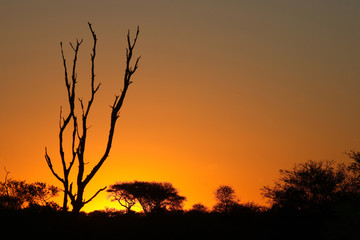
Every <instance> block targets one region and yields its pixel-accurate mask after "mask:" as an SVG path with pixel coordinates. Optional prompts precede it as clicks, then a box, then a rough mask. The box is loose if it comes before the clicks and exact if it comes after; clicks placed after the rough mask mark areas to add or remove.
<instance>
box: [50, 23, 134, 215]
mask: <svg viewBox="0 0 360 240" xmlns="http://www.w3.org/2000/svg"><path fill="white" fill-rule="evenodd" d="M88 25H89V28H90V31H91V34H92V37H93V41H94V42H93V48H92V53H91V97H90V100H89V101H88V103H87V105H85V103H84V101H83V99H82V98H79V103H80V106H81V111H82V114H81V117H78V116H77V115H76V113H75V106H76V105H75V86H76V83H77V73H76V64H77V56H78V51H79V47H80V45H81V44H82V42H83V40H82V39H81V40H80V41H79V40H76V44H72V43H70V47H71V48H72V49H73V51H74V59H73V65H72V75H71V81H69V74H68V70H67V64H66V59H65V56H64V51H63V47H62V42H60V49H61V56H62V60H63V66H64V71H65V86H66V90H67V96H68V102H69V107H70V111H69V113H68V114H67V116H66V117H63V114H62V108H60V121H59V127H60V132H59V152H60V158H61V164H62V169H63V170H62V175H63V176H60V175H59V174H58V173H56V171H55V170H54V167H53V164H52V161H51V159H50V156H49V154H48V153H47V148H45V159H46V162H47V164H48V166H49V168H50V170H51V172H52V174H53V175H54V176H55V177H56V178H57V179H58V180H59V181H60V182H61V183H62V184H63V186H64V200H63V207H62V209H63V211H67V208H68V207H67V202H68V197H69V198H70V200H71V205H72V207H73V209H72V211H73V212H79V211H80V209H81V208H82V207H83V206H84V205H85V204H86V203H88V202H90V201H91V200H92V199H94V198H95V197H96V196H97V195H98V194H99V193H100V192H101V191H103V190H105V188H106V187H104V188H100V189H99V190H98V191H97V192H96V193H95V194H94V195H93V196H92V197H91V198H89V199H88V200H85V199H84V191H85V187H86V186H87V184H88V183H89V182H90V181H91V179H92V178H93V177H94V176H95V174H96V173H97V172H98V170H99V169H100V167H101V166H102V164H103V163H104V162H105V160H106V159H107V157H108V156H109V152H110V149H111V145H112V141H113V137H114V131H115V125H116V121H117V119H118V118H119V111H120V109H121V107H122V104H123V102H124V99H125V96H126V92H127V90H128V88H129V86H130V84H131V83H132V81H131V77H132V75H133V74H134V73H135V71H136V70H137V68H138V64H139V60H140V57H138V58H137V59H136V61H135V64H134V66H133V67H131V66H130V62H131V58H132V55H133V49H134V47H135V44H136V41H137V38H138V35H139V27H137V32H136V35H135V38H134V40H133V41H130V31H128V34H127V44H128V47H127V48H126V68H125V75H124V86H123V89H122V91H121V95H120V96H118V95H116V96H115V100H114V103H113V104H112V106H111V108H112V111H111V119H110V130H109V135H108V140H107V143H106V148H105V151H104V153H103V155H102V157H101V158H100V160H99V161H98V163H97V164H96V165H95V166H94V167H93V169H92V170H91V171H90V173H89V174H88V175H87V176H86V177H85V178H84V172H85V162H84V153H85V146H86V137H87V130H88V129H89V127H88V125H87V118H88V116H89V112H90V109H91V106H92V103H93V101H94V98H95V94H96V92H97V91H98V90H99V88H100V85H101V83H98V84H95V56H96V43H97V37H96V34H95V32H94V30H93V28H92V25H91V23H88ZM79 119H80V120H79ZM71 121H72V135H71V141H72V144H71V158H70V161H68V163H67V161H66V160H65V153H64V147H63V138H64V131H65V130H66V129H67V128H71V125H70V122H71ZM79 126H81V127H79ZM80 128H81V131H80V130H79V129H80ZM76 160H77V162H78V164H79V168H78V172H77V180H76V185H77V190H76V193H73V183H72V182H71V183H70V181H69V174H70V171H71V170H72V167H73V165H74V163H75V161H76Z"/></svg>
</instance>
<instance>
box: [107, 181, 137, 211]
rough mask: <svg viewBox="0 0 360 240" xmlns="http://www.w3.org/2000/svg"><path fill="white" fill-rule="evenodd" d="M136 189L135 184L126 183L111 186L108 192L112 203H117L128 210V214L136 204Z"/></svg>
mask: <svg viewBox="0 0 360 240" xmlns="http://www.w3.org/2000/svg"><path fill="white" fill-rule="evenodd" d="M135 187H136V186H135V185H134V184H133V183H128V182H124V183H117V184H114V185H111V186H110V187H109V189H107V190H106V191H107V192H108V193H110V194H109V197H110V198H112V199H111V201H117V202H118V203H119V204H120V205H121V206H123V207H124V208H126V212H127V213H130V212H131V208H132V207H133V206H134V205H135V204H136V198H135V196H134V195H133V193H134V192H135V191H136V189H135Z"/></svg>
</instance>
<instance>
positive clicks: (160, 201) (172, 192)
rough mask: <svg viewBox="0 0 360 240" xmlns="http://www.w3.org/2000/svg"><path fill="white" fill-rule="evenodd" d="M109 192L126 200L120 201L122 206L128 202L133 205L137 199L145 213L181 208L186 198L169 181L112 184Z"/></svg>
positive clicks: (115, 198)
mask: <svg viewBox="0 0 360 240" xmlns="http://www.w3.org/2000/svg"><path fill="white" fill-rule="evenodd" d="M108 192H110V193H111V196H112V197H113V200H116V201H118V200H117V199H121V201H122V202H123V203H124V202H125V204H122V203H120V202H119V203H120V204H121V205H122V206H123V205H126V204H128V203H130V205H131V204H132V203H133V200H134V199H136V200H137V201H138V203H139V204H140V205H141V207H142V208H143V210H144V212H145V214H149V213H159V212H164V211H174V210H181V209H182V207H183V202H184V201H185V200H186V198H185V197H184V196H180V195H179V194H178V191H177V190H176V189H175V188H174V187H173V185H172V184H171V183H167V182H164V183H158V182H141V181H135V182H125V183H117V184H114V185H112V186H110V189H109V190H108ZM120 196H121V197H120ZM130 205H128V206H130ZM130 208H131V207H130Z"/></svg>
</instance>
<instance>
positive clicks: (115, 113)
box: [83, 25, 140, 185]
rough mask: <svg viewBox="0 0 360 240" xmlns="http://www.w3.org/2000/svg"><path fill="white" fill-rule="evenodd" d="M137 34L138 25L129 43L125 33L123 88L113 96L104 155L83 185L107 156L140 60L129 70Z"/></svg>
mask: <svg viewBox="0 0 360 240" xmlns="http://www.w3.org/2000/svg"><path fill="white" fill-rule="evenodd" d="M90 26H91V25H90ZM90 29H91V27H90ZM138 35H139V27H138V28H137V32H136V36H135V39H134V41H133V44H131V41H130V30H129V31H128V35H127V41H128V49H127V51H126V68H125V76H124V88H123V90H122V92H121V96H120V97H119V96H115V101H114V103H113V106H112V111H111V120H110V130H109V136H108V141H107V145H106V149H105V152H104V155H103V156H102V158H101V159H100V161H99V162H98V163H97V164H96V165H95V167H94V168H93V169H92V170H91V172H90V173H89V174H88V175H87V176H86V178H85V180H84V181H83V183H84V184H85V185H86V184H88V183H89V181H90V180H91V179H92V178H93V177H94V175H95V174H96V172H97V171H98V170H99V169H100V167H101V166H102V164H103V163H104V162H105V160H106V159H107V157H108V156H109V153H110V149H111V145H112V140H113V137H114V131H115V124H116V120H117V119H118V118H119V111H120V109H121V107H122V104H123V102H124V99H125V96H126V92H127V90H128V87H129V85H130V83H131V81H130V79H131V76H132V74H133V73H134V72H135V71H136V69H137V67H138V63H139V60H140V58H138V59H137V60H136V63H135V67H134V69H133V70H131V67H130V62H131V57H132V53H133V49H134V47H135V44H136V41H137V38H138Z"/></svg>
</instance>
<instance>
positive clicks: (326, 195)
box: [262, 161, 348, 212]
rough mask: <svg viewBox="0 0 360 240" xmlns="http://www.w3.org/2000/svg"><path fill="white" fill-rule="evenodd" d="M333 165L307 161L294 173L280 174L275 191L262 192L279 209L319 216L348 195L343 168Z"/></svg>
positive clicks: (266, 187)
mask: <svg viewBox="0 0 360 240" xmlns="http://www.w3.org/2000/svg"><path fill="white" fill-rule="evenodd" d="M333 165H334V162H332V161H320V162H314V161H308V162H305V163H301V164H296V165H295V166H294V168H293V169H292V170H283V169H282V170H280V175H281V176H280V179H279V180H278V181H276V182H275V186H274V187H269V186H265V187H264V188H262V195H263V196H264V197H265V198H267V199H269V202H270V203H271V204H272V205H273V207H276V208H283V209H289V210H290V209H294V210H301V211H308V212H318V211H323V210H326V209H328V207H329V206H331V205H332V204H334V203H335V202H337V201H338V200H339V199H340V198H341V196H342V195H343V193H345V192H346V191H348V185H347V184H345V183H346V178H347V170H346V168H345V166H344V165H338V166H337V168H334V166H333Z"/></svg>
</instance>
